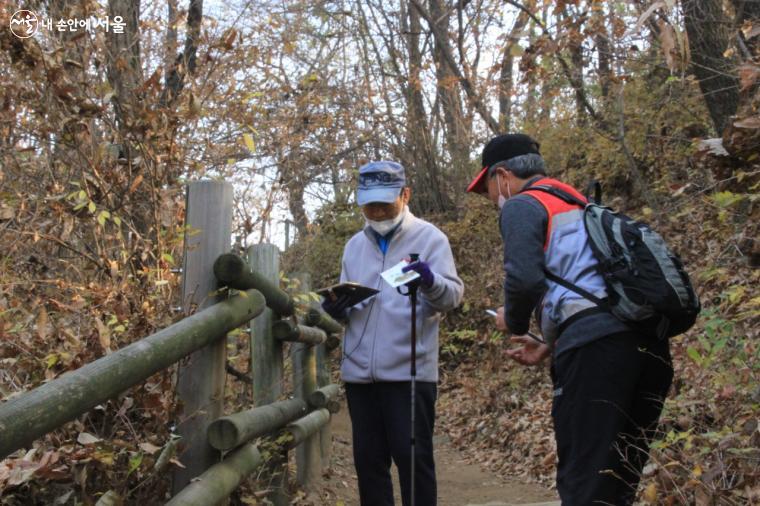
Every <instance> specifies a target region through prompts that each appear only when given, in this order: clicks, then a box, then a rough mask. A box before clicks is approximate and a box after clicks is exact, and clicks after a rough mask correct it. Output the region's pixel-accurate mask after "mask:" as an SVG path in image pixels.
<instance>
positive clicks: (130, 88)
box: [106, 0, 142, 139]
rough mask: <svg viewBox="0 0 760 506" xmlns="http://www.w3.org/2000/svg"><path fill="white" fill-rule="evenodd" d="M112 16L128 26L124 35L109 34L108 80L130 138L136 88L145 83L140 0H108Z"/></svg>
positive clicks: (122, 128)
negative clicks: (142, 64) (110, 35)
mask: <svg viewBox="0 0 760 506" xmlns="http://www.w3.org/2000/svg"><path fill="white" fill-rule="evenodd" d="M108 15H109V17H110V18H111V19H113V18H114V17H116V16H121V17H122V19H123V20H124V22H125V23H126V26H125V27H124V33H123V34H122V35H121V36H118V37H116V36H114V37H106V41H107V44H108V51H109V60H108V67H107V69H108V70H107V73H108V80H109V81H110V83H111V87H112V88H113V90H114V91H115V92H116V95H115V96H114V99H113V104H114V110H115V112H116V121H117V123H118V125H119V130H120V131H121V133H122V139H126V138H127V133H128V132H127V130H128V126H129V124H130V123H132V120H133V119H134V115H135V113H136V109H137V108H138V107H139V103H140V102H139V100H138V98H137V96H136V95H135V91H136V90H137V89H138V87H139V85H140V84H141V83H142V66H141V63H140V27H139V21H140V0H108Z"/></svg>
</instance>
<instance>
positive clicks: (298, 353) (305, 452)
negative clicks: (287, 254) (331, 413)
mask: <svg viewBox="0 0 760 506" xmlns="http://www.w3.org/2000/svg"><path fill="white" fill-rule="evenodd" d="M291 278H294V279H298V280H299V281H300V285H299V286H298V291H299V292H301V293H308V292H309V291H310V290H311V276H310V275H309V274H308V273H303V272H299V273H296V274H293V275H291ZM291 346H292V348H291V349H292V350H293V353H292V357H293V388H294V394H295V396H296V397H298V398H300V399H304V400H306V399H308V397H309V394H311V393H312V392H313V391H314V390H316V389H317V388H319V387H318V386H317V354H316V347H315V346H313V345H309V344H305V343H292V344H291ZM320 454H321V451H320V439H319V433H317V434H314V435H312V436H309V437H308V438H307V439H306V440H305V441H304V442H303V443H302V444H300V445H298V446H297V447H296V482H297V483H298V484H299V485H301V486H302V487H303V488H304V489H307V490H308V489H309V487H311V485H312V484H313V483H314V481H315V480H316V479H317V478H318V477H319V475H320V470H321V467H322V464H321V462H320V460H321V455H320Z"/></svg>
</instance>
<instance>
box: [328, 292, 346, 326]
mask: <svg viewBox="0 0 760 506" xmlns="http://www.w3.org/2000/svg"><path fill="white" fill-rule="evenodd" d="M348 297H349V296H348V295H340V296H339V297H338V298H337V299H335V300H330V299H328V298H325V300H323V301H322V309H324V310H325V313H327V314H329V315H330V316H332V317H333V318H334V319H336V320H343V319H345V318H346V309H348Z"/></svg>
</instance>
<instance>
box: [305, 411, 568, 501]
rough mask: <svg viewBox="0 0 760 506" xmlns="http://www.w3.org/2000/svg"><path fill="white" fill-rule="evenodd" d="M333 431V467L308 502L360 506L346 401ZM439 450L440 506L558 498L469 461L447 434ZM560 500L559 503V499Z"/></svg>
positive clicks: (439, 439) (441, 437)
mask: <svg viewBox="0 0 760 506" xmlns="http://www.w3.org/2000/svg"><path fill="white" fill-rule="evenodd" d="M332 431H333V446H332V451H333V455H332V458H331V463H332V466H331V470H330V471H329V472H328V473H327V474H326V475H325V476H324V477H323V479H322V482H321V484H320V486H319V488H318V489H317V490H315V491H314V492H313V493H311V494H310V495H309V497H308V498H306V502H307V503H311V504H315V505H320V506H328V505H329V506H336V505H339V506H340V505H341V504H342V505H345V506H358V504H359V500H358V492H357V484H356V473H355V471H354V467H353V457H352V454H351V423H350V420H349V418H348V410H347V409H346V406H345V404H344V405H343V406H342V409H341V411H340V412H339V413H338V414H336V415H334V417H333V423H332ZM435 451H436V459H435V460H436V473H437V476H438V506H464V505H485V504H488V506H497V505H513V504H532V503H542V504H543V503H544V502H547V501H556V500H557V499H556V497H557V495H556V492H554V491H552V490H547V489H546V488H544V487H542V486H540V485H537V484H526V483H520V482H518V481H516V480H509V479H503V478H501V477H499V476H496V475H494V474H492V473H490V472H488V471H487V470H484V469H483V468H481V467H480V466H479V465H477V464H472V463H468V462H467V461H465V459H464V458H463V457H462V455H461V454H460V453H459V452H458V451H457V450H456V449H454V448H453V447H452V446H451V444H450V443H449V441H448V437H447V436H446V435H445V434H439V435H436V436H435ZM392 472H393V481H394V483H393V487H394V491H395V494H396V505H397V506H400V505H401V500H400V498H399V495H398V490H399V487H398V480H397V476H396V469H395V467H394V468H393V471H392ZM550 504H554V503H550ZM556 504H557V505H559V502H556Z"/></svg>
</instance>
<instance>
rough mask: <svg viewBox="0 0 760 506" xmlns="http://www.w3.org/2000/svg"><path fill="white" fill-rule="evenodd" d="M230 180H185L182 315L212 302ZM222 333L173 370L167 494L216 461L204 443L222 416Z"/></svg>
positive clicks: (227, 233)
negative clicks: (174, 404) (172, 453)
mask: <svg viewBox="0 0 760 506" xmlns="http://www.w3.org/2000/svg"><path fill="white" fill-rule="evenodd" d="M232 195H233V190H232V185H231V184H229V183H224V182H219V181H195V182H192V183H190V184H189V185H188V188H187V200H186V208H185V209H186V211H185V215H186V218H185V225H186V227H187V229H186V232H185V247H184V250H185V251H184V263H183V269H182V307H183V309H184V311H185V314H190V313H191V312H193V311H195V310H200V309H203V308H205V307H208V306H210V305H212V304H214V303H216V302H217V301H218V298H217V297H215V296H213V295H211V294H212V292H214V290H216V278H215V277H214V271H213V265H214V260H216V257H217V256H219V255H221V254H222V253H227V252H228V251H229V250H230V239H231V235H232ZM226 344H227V340H226V338H222V339H219V340H218V341H217V342H215V343H213V344H211V345H209V346H207V347H205V348H202V349H200V350H198V351H196V352H194V353H193V354H192V355H190V356H189V357H188V358H187V359H186V360H185V361H183V362H180V365H179V368H178V370H177V397H178V400H179V405H178V408H177V414H176V416H177V422H178V424H177V432H178V433H179V435H180V436H182V440H181V441H180V452H179V454H178V458H179V460H180V462H182V464H183V465H184V466H185V468H184V469H183V468H181V467H178V466H177V467H175V468H174V472H173V478H172V495H175V494H176V493H177V492H179V491H180V490H182V489H183V488H185V486H187V484H188V483H190V480H191V479H193V478H195V477H196V476H200V475H201V474H202V473H203V472H204V471H206V469H207V468H208V467H210V466H211V465H213V464H215V463H217V462H218V461H219V452H218V451H216V450H214V449H213V448H212V447H211V445H209V444H208V440H207V439H206V427H208V425H209V424H210V423H211V422H212V421H213V420H215V419H217V418H218V417H220V416H221V415H222V411H223V409H224V381H225V375H226V372H225V367H224V366H225V361H226Z"/></svg>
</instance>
